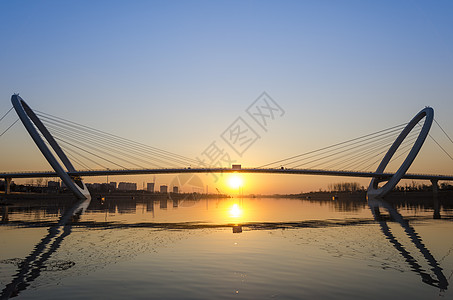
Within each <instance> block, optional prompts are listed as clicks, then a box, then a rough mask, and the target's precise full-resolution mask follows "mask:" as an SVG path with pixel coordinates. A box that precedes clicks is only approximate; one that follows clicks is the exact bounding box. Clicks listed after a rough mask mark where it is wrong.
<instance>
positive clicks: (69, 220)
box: [0, 198, 91, 299]
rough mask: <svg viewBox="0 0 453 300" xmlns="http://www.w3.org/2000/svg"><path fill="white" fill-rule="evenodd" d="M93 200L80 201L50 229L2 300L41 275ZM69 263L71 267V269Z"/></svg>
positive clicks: (17, 292) (15, 294)
mask: <svg viewBox="0 0 453 300" xmlns="http://www.w3.org/2000/svg"><path fill="white" fill-rule="evenodd" d="M90 202H91V198H89V199H85V200H80V201H78V202H77V203H76V204H75V205H74V206H72V207H71V208H70V209H68V210H66V211H65V213H64V214H63V215H62V216H61V218H60V219H59V221H58V223H57V224H56V225H54V226H51V227H50V228H49V229H48V234H47V235H46V236H45V237H43V238H42V239H41V241H40V242H39V243H38V244H37V245H36V246H35V248H34V250H33V251H32V252H31V253H30V254H29V255H28V256H27V257H26V258H25V259H24V260H23V261H21V262H20V263H19V264H18V270H17V273H16V274H15V275H14V276H13V280H12V281H11V283H9V284H7V285H6V287H5V288H4V289H3V290H2V292H1V294H0V299H9V298H11V297H15V296H18V295H19V293H20V292H21V291H23V290H25V289H27V287H28V286H29V285H30V283H31V282H33V281H34V280H35V279H36V278H38V277H39V276H40V275H41V272H42V271H43V269H44V267H45V263H46V262H47V260H48V259H49V258H50V257H51V256H52V254H53V253H54V252H55V251H57V249H58V248H59V247H60V245H61V243H62V242H63V240H64V239H65V238H66V237H67V236H68V235H69V234H70V233H71V231H72V224H73V223H77V222H78V221H79V220H80V216H81V215H82V214H83V213H84V212H85V210H86V209H87V207H88V205H89V204H90ZM70 266H71V265H70V263H69V267H70Z"/></svg>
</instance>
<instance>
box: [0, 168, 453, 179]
mask: <svg viewBox="0 0 453 300" xmlns="http://www.w3.org/2000/svg"><path fill="white" fill-rule="evenodd" d="M181 173H251V174H299V175H324V176H346V177H369V178H371V177H377V178H382V179H387V178H389V177H391V176H392V175H393V173H374V172H356V171H333V170H314V169H282V168H279V169H260V168H242V169H231V168H228V169H227V168H175V169H119V170H87V171H77V172H68V174H69V175H70V176H80V177H89V176H106V175H109V176H111V175H144V174H181ZM39 177H41V178H42V177H58V175H57V174H56V173H55V172H51V171H48V172H10V173H0V178H39ZM403 179H419V180H453V176H451V175H432V174H410V173H407V174H405V175H404V176H403Z"/></svg>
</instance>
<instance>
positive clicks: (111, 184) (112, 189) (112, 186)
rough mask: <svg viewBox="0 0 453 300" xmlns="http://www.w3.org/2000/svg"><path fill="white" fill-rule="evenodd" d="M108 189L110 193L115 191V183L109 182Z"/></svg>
mask: <svg viewBox="0 0 453 300" xmlns="http://www.w3.org/2000/svg"><path fill="white" fill-rule="evenodd" d="M109 186H110V187H109V188H110V190H111V191H115V190H116V182H115V181H110V183H109Z"/></svg>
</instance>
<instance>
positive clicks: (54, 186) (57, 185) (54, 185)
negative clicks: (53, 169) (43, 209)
mask: <svg viewBox="0 0 453 300" xmlns="http://www.w3.org/2000/svg"><path fill="white" fill-rule="evenodd" d="M47 187H48V188H49V189H55V190H58V189H59V188H60V183H59V182H58V181H49V182H47Z"/></svg>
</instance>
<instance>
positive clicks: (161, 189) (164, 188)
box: [160, 185, 168, 193]
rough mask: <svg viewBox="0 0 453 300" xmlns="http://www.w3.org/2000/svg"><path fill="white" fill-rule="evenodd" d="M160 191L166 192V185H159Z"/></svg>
mask: <svg viewBox="0 0 453 300" xmlns="http://www.w3.org/2000/svg"><path fill="white" fill-rule="evenodd" d="M160 192H161V193H168V186H166V185H161V186H160Z"/></svg>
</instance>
